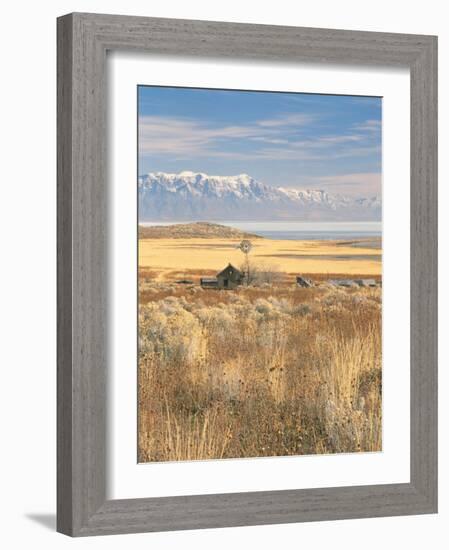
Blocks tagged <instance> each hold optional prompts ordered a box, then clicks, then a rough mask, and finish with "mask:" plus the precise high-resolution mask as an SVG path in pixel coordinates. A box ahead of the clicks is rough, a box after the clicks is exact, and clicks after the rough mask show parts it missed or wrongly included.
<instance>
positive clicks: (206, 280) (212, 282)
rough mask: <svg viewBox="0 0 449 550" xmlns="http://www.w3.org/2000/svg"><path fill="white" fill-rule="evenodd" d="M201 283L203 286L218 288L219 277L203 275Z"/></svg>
mask: <svg viewBox="0 0 449 550" xmlns="http://www.w3.org/2000/svg"><path fill="white" fill-rule="evenodd" d="M200 284H201V286H202V287H203V288H218V279H216V278H215V277H202V278H201V279H200Z"/></svg>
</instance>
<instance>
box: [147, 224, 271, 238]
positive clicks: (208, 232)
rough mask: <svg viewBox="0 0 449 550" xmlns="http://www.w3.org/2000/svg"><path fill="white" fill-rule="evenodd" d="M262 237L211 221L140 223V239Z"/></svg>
mask: <svg viewBox="0 0 449 550" xmlns="http://www.w3.org/2000/svg"><path fill="white" fill-rule="evenodd" d="M194 238H196V239H198V238H200V239H217V238H218V239H261V238H262V237H260V236H259V235H255V234H253V233H246V232H245V231H241V230H240V229H236V228H235V227H228V226H226V225H220V224H217V223H210V222H194V223H177V224H173V225H153V226H149V227H146V226H143V225H139V239H194Z"/></svg>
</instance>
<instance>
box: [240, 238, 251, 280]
mask: <svg viewBox="0 0 449 550" xmlns="http://www.w3.org/2000/svg"><path fill="white" fill-rule="evenodd" d="M237 248H238V249H239V250H240V251H241V252H243V254H245V275H246V285H247V286H248V285H249V281H250V263H249V253H250V252H251V249H252V248H253V245H252V244H251V241H248V240H247V239H244V240H243V241H242V242H241V243H240V244H239V245H238V247H237Z"/></svg>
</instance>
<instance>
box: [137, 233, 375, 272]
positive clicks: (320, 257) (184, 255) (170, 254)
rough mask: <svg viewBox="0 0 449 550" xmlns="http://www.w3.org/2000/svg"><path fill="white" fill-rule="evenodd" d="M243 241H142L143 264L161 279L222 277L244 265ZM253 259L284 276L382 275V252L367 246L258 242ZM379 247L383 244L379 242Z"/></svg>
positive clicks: (330, 242) (254, 245)
mask: <svg viewBox="0 0 449 550" xmlns="http://www.w3.org/2000/svg"><path fill="white" fill-rule="evenodd" d="M239 242H240V241H239V239H234V240H233V239H223V238H211V239H201V238H185V239H182V238H179V239H174V238H159V239H158V238H154V239H140V240H139V266H140V267H141V268H147V269H152V270H155V271H158V272H159V277H158V278H159V279H160V280H168V279H170V273H171V272H178V273H188V272H189V271H191V272H192V273H195V272H199V271H209V272H210V273H214V274H215V273H217V271H220V270H222V269H223V267H225V266H226V265H227V264H228V262H231V263H233V264H234V265H236V266H237V265H239V264H240V263H241V262H242V253H241V252H240V251H239V250H238V248H237V246H238V244H239ZM252 244H253V249H252V251H251V257H252V259H253V261H254V262H256V263H258V264H262V263H265V264H269V265H276V266H277V268H278V269H279V271H281V272H285V273H301V272H304V273H305V272H307V273H315V274H325V275H327V274H328V273H334V274H339V275H341V274H343V273H346V274H348V275H354V274H358V273H364V274H365V275H368V276H373V275H381V272H382V262H381V259H382V250H381V249H380V248H372V247H370V246H369V244H368V242H364V240H359V241H357V242H356V243H355V244H357V246H354V242H348V241H287V240H272V239H256V240H253V241H252ZM379 246H380V242H379Z"/></svg>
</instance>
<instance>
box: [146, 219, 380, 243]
mask: <svg viewBox="0 0 449 550" xmlns="http://www.w3.org/2000/svg"><path fill="white" fill-rule="evenodd" d="M208 221H211V220H208ZM175 223H188V222H142V223H141V225H144V226H152V225H173V224H175ZM211 223H218V224H221V225H227V226H230V227H235V228H237V229H241V230H242V231H246V232H247V233H255V234H256V235H260V236H261V237H266V238H267V239H276V240H288V241H295V240H310V241H320V240H346V239H365V238H370V237H372V238H375V237H382V222H271V221H266V222H241V221H217V222H215V221H211Z"/></svg>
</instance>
